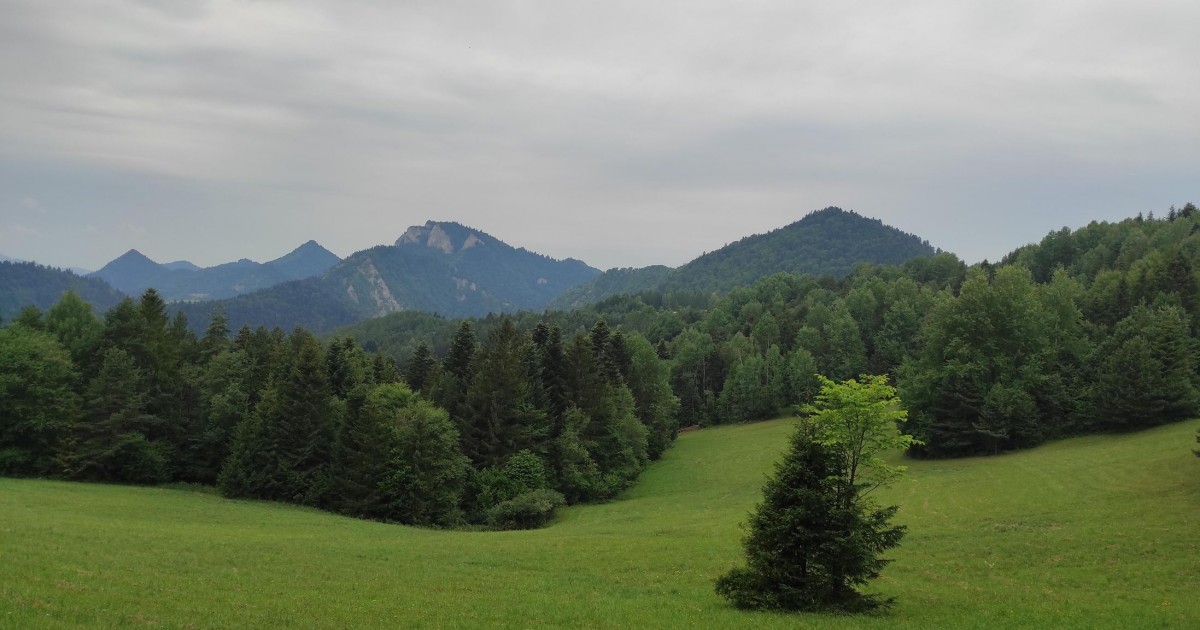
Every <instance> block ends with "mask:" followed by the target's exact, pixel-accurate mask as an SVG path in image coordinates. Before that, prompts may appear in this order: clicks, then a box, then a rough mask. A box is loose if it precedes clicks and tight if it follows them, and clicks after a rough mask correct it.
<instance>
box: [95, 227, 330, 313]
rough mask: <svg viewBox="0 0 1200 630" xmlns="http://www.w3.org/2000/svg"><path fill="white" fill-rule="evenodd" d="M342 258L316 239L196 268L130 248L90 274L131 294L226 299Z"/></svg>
mask: <svg viewBox="0 0 1200 630" xmlns="http://www.w3.org/2000/svg"><path fill="white" fill-rule="evenodd" d="M340 260H341V259H339V258H338V257H337V256H336V255H335V254H333V253H332V252H330V251H329V250H327V249H325V248H324V247H321V246H320V245H318V244H317V243H316V242H315V241H308V242H307V243H305V244H303V245H301V246H300V247H297V248H296V249H295V250H293V251H292V252H290V253H288V254H286V255H284V256H282V257H280V258H277V259H275V260H272V261H270V262H266V263H257V262H254V261H252V260H249V259H245V258H243V259H241V260H238V261H234V262H230V263H225V264H221V265H216V266H213V267H206V268H200V267H197V266H196V265H194V264H193V263H191V262H189V261H186V260H179V261H175V262H171V263H167V264H159V263H157V262H154V261H153V260H151V259H150V258H148V257H146V256H145V255H143V254H142V253H141V252H139V251H137V250H135V249H131V250H129V251H128V252H126V253H124V254H122V255H121V256H120V257H118V258H116V259H115V260H113V261H112V262H110V263H108V264H107V265H105V266H104V267H102V268H101V269H100V270H98V271H96V272H95V273H93V274H91V275H92V276H94V277H97V278H100V279H103V280H105V281H106V282H108V283H109V284H111V285H112V286H114V287H116V288H117V289H119V290H121V291H124V292H125V293H128V294H130V295H137V294H140V293H142V292H143V291H145V290H146V289H149V288H154V289H155V290H157V291H158V292H159V294H161V295H162V297H163V299H164V300H167V301H171V302H174V301H197V300H208V299H220V298H229V297H233V296H236V295H241V294H244V293H250V292H253V291H257V290H260V289H265V288H268V287H272V286H275V285H278V284H282V283H284V282H288V281H291V280H299V279H303V278H308V277H312V276H317V275H320V274H322V273H324V272H325V271H328V270H329V269H330V268H331V267H333V266H334V265H336V264H337V263H338V262H339V261H340Z"/></svg>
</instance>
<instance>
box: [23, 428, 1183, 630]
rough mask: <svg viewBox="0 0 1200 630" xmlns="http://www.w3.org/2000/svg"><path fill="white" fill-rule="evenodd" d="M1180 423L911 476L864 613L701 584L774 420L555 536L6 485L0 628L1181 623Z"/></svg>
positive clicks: (169, 493)
mask: <svg viewBox="0 0 1200 630" xmlns="http://www.w3.org/2000/svg"><path fill="white" fill-rule="evenodd" d="M1195 424H1196V423H1195V422H1188V423H1183V424H1177V425H1173V426H1167V427H1162V428H1159V429H1155V430H1151V431H1147V432H1144V433H1139V434H1135V435H1124V436H1101V437H1088V438H1081V439H1075V440H1068V441H1064V442H1059V443H1055V444H1051V445H1048V446H1044V447H1042V448H1038V449H1035V450H1032V451H1027V452H1021V453H1015V454H1012V455H1006V456H1001V457H992V458H976V459H962V460H952V461H937V462H910V470H909V475H908V477H907V478H906V479H905V480H904V481H902V482H901V483H900V484H898V485H897V486H896V487H894V488H892V489H890V490H889V491H888V492H887V494H886V495H885V496H884V497H882V498H883V499H885V500H887V501H890V502H897V503H900V504H901V505H902V506H903V507H902V509H901V511H900V517H899V518H900V520H901V521H903V522H905V523H907V524H908V525H909V528H910V532H909V536H908V537H907V538H906V539H905V541H904V542H903V543H902V545H901V547H900V548H899V549H897V550H896V551H895V553H893V554H892V557H893V558H894V559H895V562H894V563H893V564H892V565H891V566H889V567H888V569H887V570H886V571H885V574H884V577H883V578H882V579H881V580H879V581H878V582H877V584H876V585H875V588H876V589H877V590H879V591H880V592H883V593H885V594H886V595H890V596H895V597H896V598H897V599H898V603H897V605H896V607H895V608H893V609H892V610H891V611H890V612H889V613H887V614H884V615H879V616H874V617H857V618H854V617H836V616H821V615H802V616H781V615H768V614H752V613H743V612H738V611H735V610H733V609H731V608H729V607H728V606H726V605H725V604H724V602H722V601H721V600H719V599H718V598H717V597H716V596H715V595H714V594H713V592H712V580H713V579H714V578H715V577H716V576H717V575H719V574H720V573H721V572H722V571H724V570H725V569H727V568H728V567H730V566H732V565H733V564H734V563H736V562H739V561H740V557H739V554H740V547H739V538H740V535H741V533H740V531H739V529H738V524H739V522H741V521H743V520H744V519H745V516H746V513H747V512H748V511H749V510H750V509H751V508H752V506H753V504H754V503H755V501H756V500H757V498H758V493H759V488H760V486H761V484H762V481H763V478H764V475H765V474H766V473H767V472H768V471H769V470H770V469H771V463H772V461H773V460H774V459H775V458H776V457H777V456H778V455H779V453H780V451H781V449H782V448H783V447H784V446H785V444H786V436H787V434H788V432H789V430H790V428H791V423H790V422H789V421H786V420H778V421H772V422H764V423H758V424H749V425H742V426H733V427H722V428H716V429H707V430H703V431H698V432H694V433H689V434H686V435H683V436H681V437H680V439H679V442H678V444H677V446H676V447H674V448H673V449H671V450H670V451H669V452H668V453H667V455H666V457H665V458H664V460H663V461H662V462H660V463H658V464H655V465H654V466H652V467H651V468H650V469H649V470H648V471H646V473H645V474H644V475H643V477H642V481H641V482H639V484H638V486H637V487H636V488H634V489H633V490H632V491H630V492H628V493H627V494H625V495H624V496H622V497H621V499H619V500H617V501H613V502H612V503H609V504H605V505H597V506H585V507H579V508H572V509H568V510H566V511H565V512H564V514H563V515H562V516H561V517H560V518H559V519H558V521H556V522H555V523H554V524H553V525H552V526H551V527H549V528H548V529H544V530H540V531H531V532H447V531H431V530H422V529H413V528H408V527H400V526H392V525H384V524H379V523H370V522H362V521H355V520H351V519H346V518H341V517H337V516H330V515H327V514H323V513H320V512H316V511H310V510H304V509H297V508H293V507H287V506H282V505H272V504H263V503H252V502H241V501H229V500H225V499H221V498H220V497H218V496H216V495H214V494H211V493H208V492H199V491H193V490H186V489H185V490H180V489H162V488H131V487H119V486H104V485H85V484H73V483H58V482H50V481H30V480H12V479H0V627H14V628H15V627H20V628H38V627H88V628H97V627H141V626H145V627H267V626H274V627H305V628H311V627H330V628H342V627H362V626H383V627H457V626H467V627H485V626H487V627H491V626H499V627H532V626H547V627H562V626H575V627H578V626H587V627H598V626H599V627H690V626H695V627H705V626H707V627H756V628H761V627H795V626H798V625H804V626H805V627H809V626H811V627H835V628H843V627H904V628H929V627H955V628H969V627H978V628H996V627H1057V628H1062V627H1079V628H1097V627H1113V628H1118V627H1140V628H1150V627H1189V626H1190V627H1195V625H1196V624H1197V623H1200V598H1198V597H1197V592H1198V587H1200V562H1197V558H1200V529H1198V528H1197V524H1198V523H1200V460H1197V459H1196V458H1195V457H1193V456H1192V454H1191V452H1190V451H1189V450H1188V444H1189V442H1190V441H1191V435H1192V434H1193V431H1195V428H1196V427H1195Z"/></svg>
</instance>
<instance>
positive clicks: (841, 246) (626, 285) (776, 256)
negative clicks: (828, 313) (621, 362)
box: [550, 207, 937, 309]
mask: <svg viewBox="0 0 1200 630" xmlns="http://www.w3.org/2000/svg"><path fill="white" fill-rule="evenodd" d="M936 252H937V250H936V249H934V248H933V247H932V246H931V245H930V244H929V242H928V241H925V240H923V239H921V238H920V237H918V236H916V235H913V234H909V233H907V232H902V231H900V230H898V229H896V228H894V227H891V226H889V225H885V224H884V223H883V222H882V221H880V220H879V219H871V218H868V217H864V216H862V215H860V214H858V213H856V212H852V211H847V210H842V209H841V208H836V207H829V208H825V209H823V210H817V211H816V212H812V213H809V214H808V215H807V216H805V217H804V218H802V219H800V220H799V221H796V222H795V223H792V224H790V225H787V226H784V227H781V228H779V229H776V230H772V231H770V232H767V233H766V234H756V235H754V236H747V237H745V238H743V239H741V240H739V241H737V242H736V243H731V244H729V245H726V246H725V247H722V248H721V249H718V250H716V251H713V252H708V253H706V254H704V255H702V256H700V257H698V258H696V259H695V260H692V261H691V262H689V263H687V264H685V265H683V266H681V267H678V268H675V269H671V268H670V267H663V266H651V267H643V268H635V269H629V268H623V269H610V270H608V271H606V272H604V274H602V275H600V276H598V277H596V278H594V279H593V280H592V281H591V282H587V283H584V284H581V285H579V286H577V287H575V288H573V289H570V290H569V291H566V292H565V293H563V294H562V295H559V296H558V297H557V298H555V299H554V301H553V302H551V303H550V307H551V308H556V309H569V308H577V307H580V306H585V305H587V304H594V303H596V302H599V301H601V300H603V299H604V298H607V297H610V296H613V295H620V294H623V293H639V292H642V291H698V292H704V293H708V292H714V291H715V292H725V291H729V290H730V289H733V288H734V287H738V286H748V285H750V284H753V283H754V281H756V280H758V279H760V278H763V277H766V276H769V275H771V274H773V273H779V272H790V273H798V274H811V275H814V276H823V275H828V276H834V277H843V276H845V275H846V274H848V273H850V271H851V270H853V269H854V266H855V265H857V264H860V263H864V262H865V263H873V264H879V265H895V264H900V263H903V262H904V261H906V260H909V259H911V258H916V257H918V256H932V255H933V254H935V253H936Z"/></svg>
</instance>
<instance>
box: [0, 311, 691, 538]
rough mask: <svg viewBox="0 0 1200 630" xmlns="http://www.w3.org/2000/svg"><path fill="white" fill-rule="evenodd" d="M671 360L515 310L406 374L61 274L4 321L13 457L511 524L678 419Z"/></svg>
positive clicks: (635, 451) (468, 331) (5, 451)
mask: <svg viewBox="0 0 1200 630" xmlns="http://www.w3.org/2000/svg"><path fill="white" fill-rule="evenodd" d="M667 375H668V368H667V366H666V364H665V362H664V361H662V359H660V358H659V356H658V354H657V353H656V352H655V350H654V348H653V347H652V346H651V345H650V344H649V342H648V341H646V340H645V339H644V338H643V337H642V336H641V335H638V334H636V333H635V334H630V335H626V334H624V333H622V332H621V331H619V330H618V331H611V330H610V329H609V328H608V326H607V324H606V323H605V322H603V321H598V322H596V323H595V324H594V326H593V327H592V328H591V330H590V331H589V332H588V333H587V334H577V335H575V336H573V337H571V338H569V339H567V340H566V341H564V339H563V335H562V333H561V331H560V330H559V329H558V328H557V327H555V326H550V325H541V326H537V327H535V328H534V329H533V330H530V331H528V332H521V331H518V329H517V328H516V326H515V324H514V322H513V321H512V320H510V319H504V320H502V322H501V324H500V325H499V326H498V327H497V328H496V329H495V330H493V331H491V332H490V333H489V334H488V335H487V336H486V338H485V339H484V340H483V341H482V342H480V341H478V340H477V339H476V337H475V334H474V331H473V328H472V326H471V324H470V323H469V322H464V323H463V324H462V325H461V326H460V328H459V331H458V334H457V335H456V336H455V339H454V348H453V349H452V351H451V352H450V353H449V354H448V355H447V356H446V357H445V358H444V359H440V360H439V359H437V358H435V357H434V356H432V354H429V353H428V352H426V353H425V354H424V355H423V358H421V357H418V360H414V361H411V362H409V364H408V365H407V366H406V370H405V373H404V374H401V372H400V371H399V370H398V369H397V367H396V364H395V362H394V361H393V360H392V359H391V358H390V357H387V356H385V355H382V354H372V353H368V352H366V351H364V350H363V349H362V348H360V347H359V346H358V344H356V343H355V342H354V341H353V340H352V339H349V338H333V339H330V340H328V341H324V342H323V341H321V340H319V339H318V338H317V337H316V336H314V335H313V334H312V333H310V332H308V331H306V330H304V329H302V328H297V329H296V330H294V331H293V332H291V333H290V334H285V333H284V332H283V331H282V330H280V329H278V328H276V329H273V330H267V329H266V328H262V327H260V328H258V329H256V330H251V329H250V328H249V327H242V328H241V329H240V330H239V331H238V332H237V333H236V334H232V335H231V331H230V330H229V328H228V324H227V320H226V319H225V317H224V316H223V314H222V313H221V312H220V311H217V312H214V313H213V315H212V318H211V321H210V324H209V326H208V327H207V329H206V331H205V332H204V334H203V335H201V336H197V335H195V334H193V333H192V332H191V331H190V330H189V327H188V323H187V320H186V317H185V316H183V315H182V314H177V315H175V316H174V317H173V318H169V317H168V316H167V310H166V305H165V304H164V302H163V300H162V299H161V297H160V296H159V295H158V293H157V292H156V291H155V290H153V289H150V290H148V291H146V292H145V293H144V294H143V295H142V296H141V298H140V300H138V301H134V300H132V299H125V300H124V301H122V302H120V303H119V304H117V306H115V307H114V308H112V309H111V310H109V311H108V312H107V313H106V314H105V315H104V318H103V320H101V319H98V318H97V317H96V316H95V315H94V314H93V313H92V310H91V307H90V305H88V304H87V303H86V302H84V301H83V300H81V299H80V298H79V297H78V296H77V295H76V294H74V293H72V292H67V293H65V294H64V295H63V296H62V298H61V299H60V300H59V301H58V302H57V303H56V304H54V305H53V306H52V307H51V308H50V309H49V310H48V311H47V312H46V313H44V314H43V313H42V312H41V311H39V310H38V309H37V308H35V307H31V308H27V309H25V310H24V311H22V312H21V313H20V315H19V316H18V317H17V318H15V319H14V320H13V321H12V322H11V323H10V324H9V325H8V326H6V327H4V328H3V329H0V418H2V419H3V420H2V424H0V473H2V474H5V475H19V476H57V477H62V478H67V479H75V480H88V481H104V482H119V483H140V484H158V483H170V482H182V483H196V484H210V485H216V486H217V488H219V490H220V491H221V493H222V494H223V495H225V496H228V497H244V498H256V499H268V500H276V501H284V502H289V503H297V504H302V505H311V506H316V507H320V508H324V509H328V510H332V511H335V512H339V513H342V514H348V515H352V516H356V517H362V518H373V519H379V520H386V521H393V522H401V523H410V524H420V525H439V526H442V525H463V524H477V525H484V526H493V527H502V528H511V527H534V526H537V525H540V524H542V523H544V522H545V521H546V520H547V519H549V518H550V516H551V515H552V514H553V511H554V509H555V508H557V507H558V506H560V505H563V504H565V503H568V502H570V503H575V502H582V501H595V500H603V499H607V498H609V497H611V496H613V495H614V494H615V493H616V492H619V491H620V490H621V489H623V488H624V487H626V486H627V485H628V484H630V483H631V482H632V481H633V480H634V479H635V478H636V477H637V475H638V474H639V473H640V472H641V470H642V469H643V468H644V467H645V465H646V463H647V462H648V461H649V460H650V459H652V458H656V457H658V456H659V455H661V453H662V451H663V450H664V449H665V448H666V447H667V446H668V445H669V444H670V442H671V440H673V439H674V436H675V428H676V425H675V424H674V423H675V420H676V411H675V410H676V407H677V402H676V400H675V398H674V396H673V394H672V393H671V390H670V386H669V383H668V380H667Z"/></svg>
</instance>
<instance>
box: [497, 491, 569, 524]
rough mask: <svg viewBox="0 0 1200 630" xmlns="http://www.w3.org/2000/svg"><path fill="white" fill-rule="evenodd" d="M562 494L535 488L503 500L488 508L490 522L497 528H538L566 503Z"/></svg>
mask: <svg viewBox="0 0 1200 630" xmlns="http://www.w3.org/2000/svg"><path fill="white" fill-rule="evenodd" d="M566 504H567V500H566V498H564V497H563V495H562V494H560V493H558V492H555V491H553V490H545V489H543V490H533V491H531V492H526V493H524V494H521V495H519V496H517V497H516V498H513V499H509V500H508V501H502V502H500V503H498V504H497V505H495V506H494V507H492V508H491V509H490V510H488V513H487V518H488V523H489V524H490V525H491V526H492V527H495V528H497V529H537V528H539V527H542V526H543V525H545V524H546V523H549V522H550V520H551V519H553V518H554V510H555V509H557V508H559V507H560V506H563V505H566Z"/></svg>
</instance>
